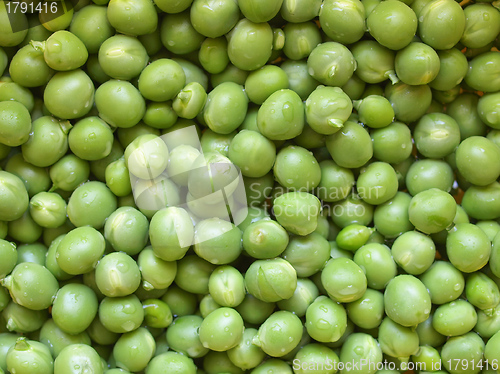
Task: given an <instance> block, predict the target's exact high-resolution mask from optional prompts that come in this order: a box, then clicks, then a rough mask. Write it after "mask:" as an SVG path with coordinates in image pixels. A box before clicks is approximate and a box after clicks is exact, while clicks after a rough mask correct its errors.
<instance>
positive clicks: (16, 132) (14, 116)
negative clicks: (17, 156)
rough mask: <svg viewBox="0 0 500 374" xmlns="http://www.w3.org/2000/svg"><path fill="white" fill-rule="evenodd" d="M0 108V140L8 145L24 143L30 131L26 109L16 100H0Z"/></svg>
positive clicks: (29, 118)
mask: <svg viewBox="0 0 500 374" xmlns="http://www.w3.org/2000/svg"><path fill="white" fill-rule="evenodd" d="M0 110H1V113H2V114H1V116H0V124H1V125H0V130H1V135H0V142H1V143H2V144H4V145H8V146H10V147H17V146H19V145H22V144H24V143H26V142H27V141H28V139H29V136H30V132H31V131H32V126H31V116H30V113H29V111H28V109H26V107H25V106H24V105H23V104H21V103H19V102H17V101H2V102H0Z"/></svg>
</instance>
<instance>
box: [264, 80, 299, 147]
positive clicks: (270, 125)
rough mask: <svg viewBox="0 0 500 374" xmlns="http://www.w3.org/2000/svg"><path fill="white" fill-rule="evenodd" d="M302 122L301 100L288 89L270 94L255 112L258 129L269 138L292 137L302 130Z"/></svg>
mask: <svg viewBox="0 0 500 374" xmlns="http://www.w3.org/2000/svg"><path fill="white" fill-rule="evenodd" d="M304 122H305V115H304V105H303V103H302V100H301V99H300V97H299V96H298V95H297V94H296V93H295V92H294V91H292V90H290V89H282V90H279V91H276V92H274V93H273V94H271V95H270V96H269V97H268V98H267V99H266V100H265V101H264V103H263V104H262V105H261V107H260V109H259V112H258V114H257V125H258V128H259V131H260V132H261V133H262V135H264V136H266V137H267V138H268V139H271V140H287V139H292V138H294V137H295V136H297V135H299V134H300V133H301V132H302V129H303V127H304Z"/></svg>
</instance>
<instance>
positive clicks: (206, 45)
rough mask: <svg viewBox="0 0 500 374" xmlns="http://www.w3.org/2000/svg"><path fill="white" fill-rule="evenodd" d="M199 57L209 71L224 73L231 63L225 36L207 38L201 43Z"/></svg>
mask: <svg viewBox="0 0 500 374" xmlns="http://www.w3.org/2000/svg"><path fill="white" fill-rule="evenodd" d="M198 59H199V61H200V64H201V66H202V67H203V69H205V71H207V72H208V73H210V74H219V73H222V72H223V71H224V69H225V68H226V67H227V65H228V63H229V56H228V54H227V39H226V38H225V37H223V36H220V37H217V38H206V39H205V40H204V41H203V43H202V44H201V47H200V50H199V53H198Z"/></svg>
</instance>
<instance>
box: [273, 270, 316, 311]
mask: <svg viewBox="0 0 500 374" xmlns="http://www.w3.org/2000/svg"><path fill="white" fill-rule="evenodd" d="M318 296H319V291H318V287H316V285H315V284H314V282H313V281H312V280H310V279H308V278H298V279H297V288H296V289H295V291H294V293H293V296H292V297H290V298H289V299H286V300H280V301H278V303H277V304H278V307H279V308H280V309H281V310H287V311H289V312H292V313H294V314H295V315H297V316H298V317H303V316H304V315H305V314H306V311H307V308H308V307H309V306H310V305H311V304H312V303H313V301H314V300H315V299H316V298H317V297H318Z"/></svg>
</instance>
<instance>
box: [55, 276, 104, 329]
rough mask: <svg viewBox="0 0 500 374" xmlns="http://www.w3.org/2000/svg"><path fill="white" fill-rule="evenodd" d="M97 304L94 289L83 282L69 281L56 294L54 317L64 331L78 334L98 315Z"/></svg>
mask: <svg viewBox="0 0 500 374" xmlns="http://www.w3.org/2000/svg"><path fill="white" fill-rule="evenodd" d="M97 306H98V303H97V297H96V295H95V293H94V291H92V289H90V288H89V287H87V286H85V285H83V284H74V283H73V284H72V283H69V284H67V285H65V286H63V287H61V288H60V289H59V291H58V292H57V294H56V298H55V300H54V305H53V306H52V318H53V320H54V323H55V324H56V325H57V326H58V327H59V328H60V329H61V330H62V331H64V332H66V333H68V334H73V335H77V334H80V333H82V332H83V331H85V330H86V329H87V327H89V326H90V324H91V323H92V321H93V319H94V318H95V316H96V315H97Z"/></svg>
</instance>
